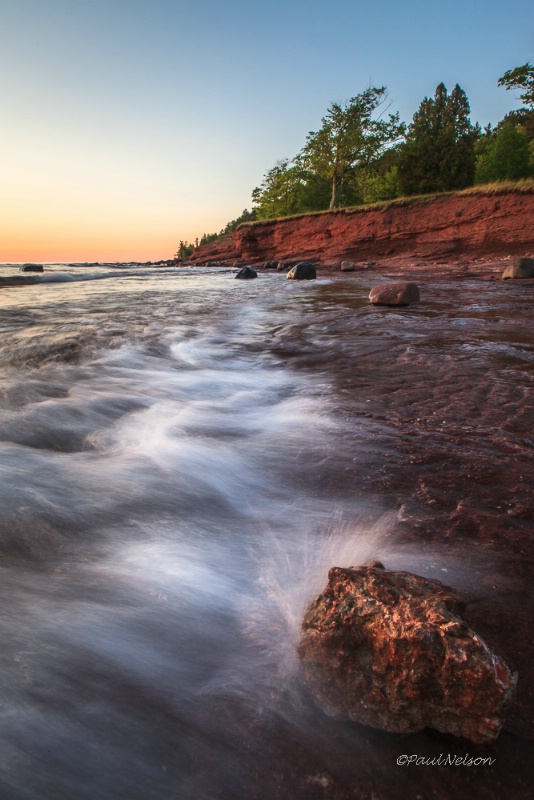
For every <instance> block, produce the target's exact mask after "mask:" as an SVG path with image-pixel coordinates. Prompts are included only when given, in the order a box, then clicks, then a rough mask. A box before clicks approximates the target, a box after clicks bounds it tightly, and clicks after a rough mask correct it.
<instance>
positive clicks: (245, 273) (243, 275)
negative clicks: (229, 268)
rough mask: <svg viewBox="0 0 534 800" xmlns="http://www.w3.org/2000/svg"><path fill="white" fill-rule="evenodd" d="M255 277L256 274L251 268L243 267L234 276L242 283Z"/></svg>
mask: <svg viewBox="0 0 534 800" xmlns="http://www.w3.org/2000/svg"><path fill="white" fill-rule="evenodd" d="M257 277H258V273H257V272H256V270H255V269H253V268H252V267H243V269H240V270H239V272H238V273H237V275H236V278H239V280H243V281H248V280H250V279H251V278H257Z"/></svg>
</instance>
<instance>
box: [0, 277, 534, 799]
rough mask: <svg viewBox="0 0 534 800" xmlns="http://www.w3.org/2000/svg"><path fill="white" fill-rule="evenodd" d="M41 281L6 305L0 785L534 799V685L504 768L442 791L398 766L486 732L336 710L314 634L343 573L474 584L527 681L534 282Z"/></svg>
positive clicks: (58, 793) (443, 780) (21, 791)
mask: <svg viewBox="0 0 534 800" xmlns="http://www.w3.org/2000/svg"><path fill="white" fill-rule="evenodd" d="M0 272H2V274H4V275H9V274H13V270H12V269H10V268H7V267H6V268H4V269H3V270H0ZM42 277H43V280H42V281H39V283H37V284H35V285H31V286H21V287H11V288H3V289H0V477H1V480H0V502H1V508H2V516H1V520H0V552H1V554H2V562H1V563H2V566H1V568H0V569H1V573H2V582H1V588H0V593H1V596H0V604H1V605H0V626H1V641H2V651H1V655H0V659H1V666H0V675H1V680H2V694H1V706H0V713H1V715H2V725H1V727H0V784H3V786H2V792H1V793H0V796H1V797H2V798H6V800H11V799H13V800H44V799H45V798H46V799H48V798H50V800H57V799H58V798H59V799H60V800H61V799H62V798H68V799H69V800H70V799H71V798H76V800H104V799H106V800H107V799H108V798H109V800H118V798H128V800H137V798H139V800H151V798H158V800H160V798H173V799H174V798H176V799H177V798H180V800H181V798H186V800H187V798H206V799H207V798H210V800H211V798H221V800H222V799H223V798H253V797H257V798H262V799H263V798H274V797H280V798H285V797H291V798H301V797H302V798H315V797H317V798H323V797H324V798H369V800H370V799H371V798H373V800H384V799H385V798H386V799H387V800H389V798H393V800H394V799H395V798H397V797H413V798H416V797H418V796H420V797H422V798H425V800H426V798H427V797H443V798H447V797H463V796H465V797H467V796H470V797H495V798H503V797H515V798H521V797H525V798H526V797H530V794H529V793H528V792H529V791H530V789H531V786H532V784H531V774H530V768H529V766H528V758H527V755H528V754H529V753H530V750H529V748H530V744H529V743H528V741H527V739H526V738H525V737H526V736H528V735H530V734H529V730H528V724H527V722H526V721H525V720H527V721H528V717H529V714H530V713H531V710H532V707H529V706H528V702H529V699H528V697H527V696H526V695H525V696H521V698H520V699H521V703H518V706H517V709H516V712H515V716H514V715H512V716H513V719H512V722H511V723H510V725H509V732H504V733H503V734H502V735H501V738H500V739H499V740H498V742H497V743H496V744H495V745H492V746H486V747H480V746H478V747H475V746H473V745H467V746H468V747H469V748H470V750H471V752H473V751H476V753H479V752H480V753H482V754H484V755H487V754H491V755H493V756H495V755H496V758H497V761H496V765H495V766H494V767H491V768H488V767H484V768H477V769H475V770H472V769H471V770H470V769H468V768H466V769H464V770H463V773H462V771H461V770H459V769H456V770H455V771H454V770H451V769H450V768H448V770H445V772H444V771H443V768H437V769H435V770H433V769H432V768H427V770H426V771H425V772H424V774H421V771H422V770H421V769H417V768H415V767H409V768H407V767H404V768H400V767H397V766H396V757H397V756H398V755H401V754H402V753H404V752H407V751H408V752H410V753H411V752H421V754H423V753H424V754H434V753H437V754H439V753H440V752H442V751H443V750H445V751H446V752H452V753H457V752H465V748H466V743H465V742H463V743H462V742H458V741H456V740H453V739H451V737H442V736H439V735H438V734H433V733H427V732H424V733H421V734H418V735H417V736H411V737H396V736H393V735H390V734H384V733H381V732H376V731H371V730H368V729H364V728H361V727H359V726H356V725H346V724H341V723H338V722H335V721H333V720H330V719H329V718H328V717H325V716H324V715H323V714H322V712H320V711H319V710H317V709H316V708H315V707H314V705H313V702H312V701H311V699H310V698H309V697H308V695H307V693H306V691H305V690H304V689H303V687H302V685H301V682H300V678H299V672H298V665H297V662H296V658H295V644H296V641H297V640H298V635H299V626H300V620H301V617H302V613H303V610H304V609H305V607H306V605H307V603H308V602H309V601H310V600H311V599H312V598H313V596H314V595H315V594H317V593H318V592H319V591H320V590H321V589H322V588H323V586H324V584H325V582H326V576H327V572H328V569H329V567H330V566H332V565H341V566H348V565H350V564H359V563H362V562H364V561H366V560H368V559H370V558H381V559H382V560H383V561H384V562H385V564H386V566H387V567H391V568H402V569H410V570H413V571H417V572H420V573H421V574H425V575H428V576H431V577H437V578H440V579H442V580H445V581H446V582H448V583H450V584H451V585H453V586H454V587H455V588H457V589H459V590H461V591H463V592H464V593H466V595H467V596H468V598H469V599H470V600H471V601H472V609H473V610H472V618H473V620H474V621H475V622H476V623H477V624H478V625H482V628H484V626H486V627H485V629H483V630H481V632H482V633H483V635H484V636H486V637H487V638H488V641H490V643H492V644H494V646H497V645H499V646H500V647H501V649H502V648H504V649H505V651H506V652H504V655H505V656H506V657H507V658H508V659H509V660H510V658H511V659H512V661H511V663H512V666H513V667H514V668H516V669H519V671H520V676H521V674H522V670H523V669H524V664H525V663H527V662H528V661H529V658H530V655H529V654H530V651H529V650H528V649H525V648H524V647H523V649H521V648H519V647H518V646H517V642H518V640H519V638H520V632H521V631H523V633H524V622H523V620H524V619H526V620H527V621H528V620H530V623H527V624H531V617H529V616H528V613H529V608H530V607H529V606H528V602H527V601H526V598H527V597H529V596H530V591H529V587H528V584H527V583H526V580H527V575H528V571H527V566H528V565H529V564H530V561H531V558H532V546H531V543H530V542H531V533H530V528H529V525H530V520H531V518H532V490H531V486H532V477H533V475H532V448H533V447H534V438H533V434H532V423H533V421H534V419H533V411H532V409H533V405H532V398H533V386H534V335H533V331H532V325H531V310H532V298H533V295H532V289H529V287H527V286H526V285H524V284H523V285H520V284H519V285H510V284H507V285H503V284H497V283H490V282H481V281H472V282H468V281H464V282H456V283H455V282H451V281H449V282H447V283H445V282H444V283H438V282H436V283H430V284H428V285H427V286H426V287H425V290H424V291H423V302H422V303H421V304H420V305H418V306H414V307H411V308H409V309H404V310H392V309H378V308H374V307H371V306H370V305H369V304H368V301H367V295H368V292H369V288H370V286H371V285H374V284H375V283H377V282H379V276H376V275H368V274H366V275H365V276H364V277H362V278H356V277H352V278H350V279H347V278H340V277H325V278H322V279H320V280H318V281H315V282H309V283H308V282H306V283H304V284H303V283H295V282H292V281H291V282H286V281H284V280H283V276H280V275H276V274H272V275H271V274H269V275H268V274H262V275H261V276H260V278H259V279H258V280H256V281H247V282H241V281H239V282H238V281H234V280H233V273H232V271H225V270H218V271H213V270H212V271H210V270H203V269H199V268H197V269H194V270H187V269H181V270H172V269H165V268H152V269H150V268H147V267H134V266H128V265H126V266H124V267H121V268H119V267H117V266H116V265H115V266H101V267H78V268H75V267H65V266H64V265H53V266H49V267H48V268H47V270H46V272H45V274H44V276H42ZM519 554H521V558H519ZM488 608H491V611H492V622H489V621H488V618H489V616H490V615H489V614H488ZM519 608H521V609H522V612H521V613H523V614H524V615H525V616H524V617H521V616H520V614H519V611H518V609H519ZM514 624H515V628H514ZM503 628H505V629H506V631H507V633H506V635H505V636H504V637H503V634H502V629H503ZM492 638H493V641H492ZM514 658H515V659H516V663H513V660H514ZM520 680H521V677H520ZM525 709H526V713H523V712H525ZM414 748H415V749H414ZM466 773H467V775H466Z"/></svg>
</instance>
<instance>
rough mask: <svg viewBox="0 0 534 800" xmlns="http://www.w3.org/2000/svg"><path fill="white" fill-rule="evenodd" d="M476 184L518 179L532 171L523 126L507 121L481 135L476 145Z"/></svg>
mask: <svg viewBox="0 0 534 800" xmlns="http://www.w3.org/2000/svg"><path fill="white" fill-rule="evenodd" d="M477 150H478V154H477V165H476V175H475V183H489V182H490V181H500V180H518V179H520V178H528V177H529V176H530V175H532V174H533V173H534V170H533V169H532V166H531V164H530V149H529V143H528V139H527V136H526V133H525V131H524V129H523V128H521V127H519V126H515V127H514V126H513V125H511V124H510V123H507V124H504V125H502V126H499V127H498V128H497V129H496V130H495V131H493V132H490V133H489V134H486V136H484V137H482V139H481V140H480V143H479V144H478V147H477Z"/></svg>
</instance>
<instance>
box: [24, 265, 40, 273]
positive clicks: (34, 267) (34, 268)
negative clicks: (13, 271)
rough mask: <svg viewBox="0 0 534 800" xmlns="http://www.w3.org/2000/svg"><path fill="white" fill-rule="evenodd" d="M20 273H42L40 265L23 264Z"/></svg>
mask: <svg viewBox="0 0 534 800" xmlns="http://www.w3.org/2000/svg"><path fill="white" fill-rule="evenodd" d="M20 271H21V272H44V267H43V265H42V264H23V265H22V266H21V268H20Z"/></svg>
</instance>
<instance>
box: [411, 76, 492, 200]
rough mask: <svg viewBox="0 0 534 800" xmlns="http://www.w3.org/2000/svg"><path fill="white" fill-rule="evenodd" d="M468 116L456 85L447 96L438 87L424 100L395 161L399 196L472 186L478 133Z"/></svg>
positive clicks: (467, 104)
mask: <svg viewBox="0 0 534 800" xmlns="http://www.w3.org/2000/svg"><path fill="white" fill-rule="evenodd" d="M469 112H470V108H469V102H468V100H467V96H466V94H465V92H464V91H463V89H461V88H460V86H458V84H456V86H455V87H454V89H453V90H452V92H451V94H450V95H449V94H448V93H447V89H446V87H445V85H444V84H443V83H440V84H439V86H438V87H437V88H436V91H435V94H434V97H433V98H428V97H425V98H424V100H423V102H422V103H421V105H420V106H419V109H418V110H417V111H416V113H415V114H414V117H413V121H412V123H411V125H410V127H409V130H408V136H407V139H406V144H405V146H404V147H403V149H402V152H401V155H400V159H399V184H400V190H401V192H402V193H403V194H424V193H429V192H436V191H438V192H443V191H448V190H451V189H463V188H464V187H466V186H470V185H471V184H472V183H473V179H474V174H475V151H474V146H475V141H476V139H477V137H478V135H479V129H478V128H477V127H474V126H473V125H472V124H471V122H470V120H469Z"/></svg>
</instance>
